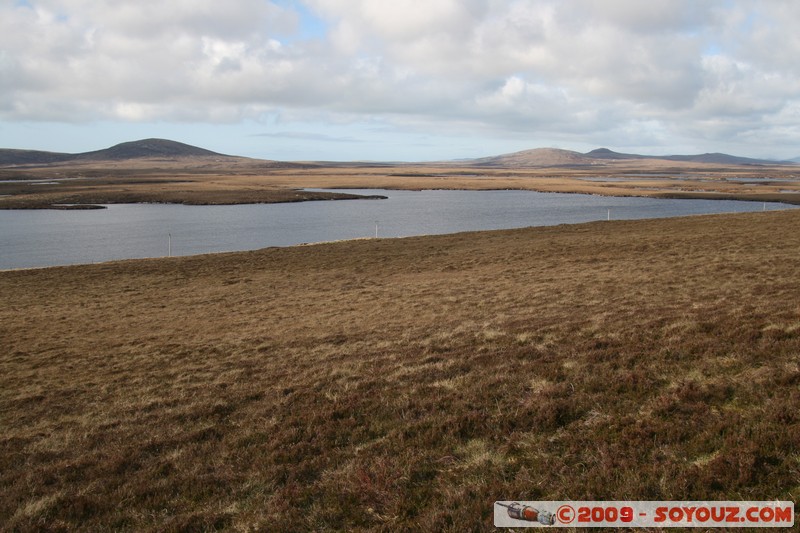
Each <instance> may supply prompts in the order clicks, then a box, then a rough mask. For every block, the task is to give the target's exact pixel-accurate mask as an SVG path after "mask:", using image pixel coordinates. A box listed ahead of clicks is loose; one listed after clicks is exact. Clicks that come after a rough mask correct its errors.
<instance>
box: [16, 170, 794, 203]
mask: <svg viewBox="0 0 800 533" xmlns="http://www.w3.org/2000/svg"><path fill="white" fill-rule="evenodd" d="M764 177H768V178H780V179H781V180H783V181H780V182H764V181H760V182H759V181H758V180H757V178H764ZM64 178H68V179H66V180H64ZM585 178H592V179H596V178H600V179H603V178H611V181H586V179H585ZM620 178H621V179H622V181H614V180H616V179H620ZM728 178H741V179H750V178H756V179H754V180H753V181H750V182H747V181H744V182H741V181H729V179H728ZM31 179H39V180H54V179H55V180H59V181H55V182H49V183H46V184H42V183H39V184H36V183H31V182H30V180H31ZM6 180H15V181H14V182H13V183H2V182H3V181H6ZM61 180H63V181H61ZM303 188H342V189H353V188H356V189H358V188H387V189H411V190H414V189H468V190H489V189H522V190H534V191H541V192H566V193H585V194H600V195H606V196H652V197H668V198H717V199H742V200H755V201H777V202H785V203H794V204H800V178H799V177H798V174H797V169H796V168H795V167H792V166H771V167H769V166H763V167H762V166H759V167H754V166H728V167H721V166H714V165H708V164H696V163H679V162H668V161H648V160H636V161H609V162H606V163H601V164H598V165H591V166H583V167H571V168H570V167H565V168H549V167H547V168H527V169H524V168H522V169H520V168H487V167H469V166H454V165H453V164H428V165H410V164H409V165H372V166H370V165H359V164H324V165H320V164H306V165H301V164H291V165H289V164H287V165H283V166H281V165H277V164H274V163H267V162H264V161H258V160H248V159H224V160H219V161H218V160H215V159H213V158H211V159H209V158H194V159H177V160H151V159H144V160H128V161H121V162H103V163H98V162H91V163H80V164H78V163H69V164H62V165H50V166H44V167H19V168H14V169H0V209H21V208H25V209H38V208H49V207H53V206H54V205H56V206H58V205H63V204H82V205H97V204H109V203H140V202H159V203H183V204H194V205H203V204H241V203H273V202H294V201H303V200H314V199H325V198H335V197H336V196H335V195H333V194H329V193H310V192H304V191H301V190H299V189H303ZM339 198H341V197H339Z"/></svg>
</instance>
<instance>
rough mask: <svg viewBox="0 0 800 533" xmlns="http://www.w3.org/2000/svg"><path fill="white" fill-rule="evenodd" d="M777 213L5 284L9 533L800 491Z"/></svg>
mask: <svg viewBox="0 0 800 533" xmlns="http://www.w3.org/2000/svg"><path fill="white" fill-rule="evenodd" d="M798 224H800V213H798V212H791V211H787V212H771V213H754V214H744V215H725V216H707V217H690V218H683V219H666V220H653V221H637V222H603V223H593V224H585V225H575V226H561V227H554V228H536V229H525V230H514V231H498V232H487V233H472V234H459V235H450V236H434V237H417V238H408V239H395V240H390V239H387V240H383V239H381V240H366V241H357V242H341V243H335V244H324V245H316V246H307V247H296V248H284V249H268V250H263V251H257V252H247V253H235V254H220V255H212V256H199V257H188V258H173V259H162V260H135V261H124V262H118V263H108V264H102V265H90V266H81V267H64V268H50V269H41V270H24V271H7V272H2V273H0V298H1V299H2V305H1V306H0V339H2V351H0V420H1V421H2V428H3V431H2V435H0V486H2V487H3V492H2V498H0V524H2V526H0V527H2V528H4V529H5V530H8V531H34V530H55V531H58V530H63V531H67V530H84V531H98V530H119V531H148V530H153V531H203V530H205V531H213V530H225V529H229V530H236V531H247V530H268V531H287V530H297V531H310V530H315V531H326V530H328V531H333V530H336V531H359V530H364V531H399V530H429V531H486V530H491V529H492V526H491V520H492V503H493V502H494V501H495V500H508V499H523V500H563V499H616V500H623V499H633V500H672V499H696V500H699V499H725V500H727V499H732V500H748V499H753V500H769V499H773V498H779V499H784V500H793V501H795V502H797V496H798V494H800V448H799V445H798V443H800V414H798V413H800V305H799V304H798V302H800V262H799V261H798V252H797V250H798V249H800V233H798V232H797V231H796V228H797V227H798Z"/></svg>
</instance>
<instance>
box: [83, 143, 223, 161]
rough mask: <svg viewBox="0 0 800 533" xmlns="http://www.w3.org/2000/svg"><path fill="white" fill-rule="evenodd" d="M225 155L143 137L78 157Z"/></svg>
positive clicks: (123, 157)
mask: <svg viewBox="0 0 800 533" xmlns="http://www.w3.org/2000/svg"><path fill="white" fill-rule="evenodd" d="M208 156H216V157H225V156H224V155H223V154H218V153H217V152H212V151H211V150H206V149H204V148H198V147H197V146H192V145H189V144H184V143H181V142H177V141H170V140H167V139H143V140H141V141H132V142H125V143H121V144H117V145H115V146H112V147H111V148H106V149H104V150H97V151H95V152H86V153H83V154H78V155H77V156H76V159H80V160H95V161H117V160H124V159H142V158H151V157H170V158H175V157H208Z"/></svg>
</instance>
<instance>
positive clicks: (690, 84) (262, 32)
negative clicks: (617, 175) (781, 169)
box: [0, 0, 800, 161]
mask: <svg viewBox="0 0 800 533" xmlns="http://www.w3.org/2000/svg"><path fill="white" fill-rule="evenodd" d="M798 28H800V2H797V1H796V0H741V1H739V0H647V1H643V0H391V1H386V0H226V1H224V2H221V1H219V0H0V147H3V148H21V149H38V150H48V151H57V152H71V153H75V152H83V151H90V150H97V149H101V148H105V147H108V146H111V145H114V144H117V143H120V142H125V141H132V140H137V139H143V138H150V137H159V138H167V139H172V140H176V141H181V142H185V143H188V144H193V145H196V146H201V147H203V148H207V149H210V150H214V151H217V152H221V153H226V154H233V155H242V156H248V157H257V158H263V159H276V160H288V161H301V160H307V161H311V160H313V161H319V160H338V161H342V160H380V161H431V160H448V159H460V158H472V157H484V156H491V155H497V154H502V153H509V152H514V151H518V150H525V149H531V148H540V147H555V148H563V149H569V150H577V151H581V152H586V151H589V150H592V149H594V148H598V147H607V148H611V149H613V150H616V151H621V152H634V153H642V154H650V155H667V154H696V153H705V152H726V153H731V154H735V155H741V156H748V157H759V158H762V157H763V158H773V159H785V158H793V157H798V156H800V143H798V140H799V139H800V59H798V58H800V31H798Z"/></svg>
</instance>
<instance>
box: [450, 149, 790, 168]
mask: <svg viewBox="0 0 800 533" xmlns="http://www.w3.org/2000/svg"><path fill="white" fill-rule="evenodd" d="M635 159H647V160H656V161H658V160H660V161H682V162H688V163H708V164H716V165H779V164H791V162H787V161H771V160H768V159H752V158H749V157H738V156H734V155H729V154H721V153H711V154H697V155H664V156H658V155H639V154H625V153H620V152H615V151H613V150H609V149H608V148H597V149H595V150H592V151H590V152H586V153H585V154H582V153H580V152H573V151H571V150H561V149H558V148H535V149H533V150H523V151H521V152H513V153H510V154H502V155H498V156H493V157H482V158H479V159H470V160H467V161H465V162H468V163H470V164H473V165H480V166H492V167H512V168H513V167H569V166H583V165H597V164H601V163H603V162H607V161H622V160H635ZM798 160H800V158H798ZM794 162H800V161H794Z"/></svg>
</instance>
